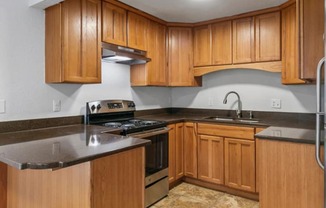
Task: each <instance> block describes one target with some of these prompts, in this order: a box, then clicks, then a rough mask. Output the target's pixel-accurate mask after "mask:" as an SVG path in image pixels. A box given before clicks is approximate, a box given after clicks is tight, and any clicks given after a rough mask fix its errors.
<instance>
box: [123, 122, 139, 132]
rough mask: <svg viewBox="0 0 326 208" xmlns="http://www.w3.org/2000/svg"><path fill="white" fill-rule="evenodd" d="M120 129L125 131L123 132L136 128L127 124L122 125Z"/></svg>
mask: <svg viewBox="0 0 326 208" xmlns="http://www.w3.org/2000/svg"><path fill="white" fill-rule="evenodd" d="M122 128H123V129H125V130H128V129H133V128H136V125H135V124H132V123H127V124H123V125H122Z"/></svg>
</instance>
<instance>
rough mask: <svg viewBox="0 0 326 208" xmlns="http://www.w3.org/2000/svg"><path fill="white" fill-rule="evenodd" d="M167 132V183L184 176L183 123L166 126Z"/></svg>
mask: <svg viewBox="0 0 326 208" xmlns="http://www.w3.org/2000/svg"><path fill="white" fill-rule="evenodd" d="M168 127H169V128H170V131H169V183H172V182H174V181H176V180H178V179H180V178H182V177H183V176H184V171H183V123H177V124H171V125H168Z"/></svg>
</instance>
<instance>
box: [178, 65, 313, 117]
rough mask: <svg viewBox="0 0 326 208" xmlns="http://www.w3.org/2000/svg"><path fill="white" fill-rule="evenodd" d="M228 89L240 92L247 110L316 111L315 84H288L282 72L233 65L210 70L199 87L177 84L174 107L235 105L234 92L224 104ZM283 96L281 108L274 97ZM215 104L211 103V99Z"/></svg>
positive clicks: (223, 106)
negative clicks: (241, 67)
mask: <svg viewBox="0 0 326 208" xmlns="http://www.w3.org/2000/svg"><path fill="white" fill-rule="evenodd" d="M229 91H236V92H238V93H239V95H240V98H241V101H242V107H243V109H244V110H253V109H254V110H257V111H281V112H305V113H307V112H309V113H314V112H315V111H316V107H315V105H316V101H315V99H316V92H315V85H309V86H307V85H304V86H297V85H296V86H288V85H282V84H281V74H280V73H269V72H263V71H257V70H245V69H234V70H227V71H219V72H214V73H211V74H207V75H205V76H204V77H203V86H202V87H200V88H174V89H173V90H172V106H173V107H190V108H210V109H236V108H237V103H236V102H235V101H236V96H235V95H233V94H231V95H229V97H228V103H227V104H223V99H224V96H225V94H226V93H227V92H229ZM272 98H276V99H281V105H282V108H281V109H272V108H271V107H270V105H271V99H272ZM210 99H212V100H213V105H211V106H210V105H209V100H210Z"/></svg>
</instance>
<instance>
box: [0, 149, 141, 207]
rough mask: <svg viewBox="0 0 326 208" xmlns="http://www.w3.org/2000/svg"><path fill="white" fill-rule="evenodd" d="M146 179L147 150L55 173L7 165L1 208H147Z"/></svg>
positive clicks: (117, 155)
mask: <svg viewBox="0 0 326 208" xmlns="http://www.w3.org/2000/svg"><path fill="white" fill-rule="evenodd" d="M144 178H145V148H144V147H139V148H135V149H131V150H128V151H124V152H119V153H116V154H114V155H110V156H106V157H102V158H99V159H95V160H93V161H90V162H85V163H81V164H77V165H74V166H70V167H66V168H61V169H57V170H53V171H51V170H31V169H27V170H18V169H16V168H14V167H11V166H8V177H7V186H8V189H7V202H8V204H7V206H2V207H33V208H44V207H69V208H103V207H121V208H130V207H145V204H144V192H145V181H144ZM126 196H128V197H127V198H128V200H126Z"/></svg>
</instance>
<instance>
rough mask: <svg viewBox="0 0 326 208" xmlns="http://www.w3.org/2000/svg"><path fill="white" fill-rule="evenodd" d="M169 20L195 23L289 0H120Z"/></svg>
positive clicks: (276, 4)
mask: <svg viewBox="0 0 326 208" xmlns="http://www.w3.org/2000/svg"><path fill="white" fill-rule="evenodd" d="M119 1H121V2H123V3H125V4H128V5H130V6H132V7H135V8H137V9H140V10H142V11H144V12H146V13H149V14H151V15H153V16H156V17H158V18H160V19H163V20H165V21H167V22H185V23H194V22H200V21H205V20H210V19H216V18H220V17H227V16H232V15H236V14H241V13H245V12H250V11H255V10H259V9H264V8H268V7H273V6H278V5H280V4H282V3H284V2H286V1H287V0H119Z"/></svg>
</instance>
